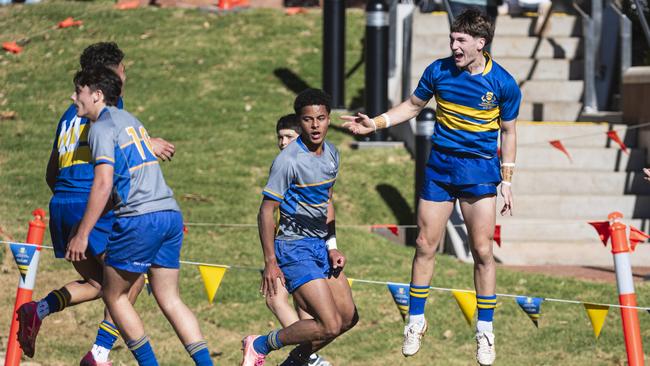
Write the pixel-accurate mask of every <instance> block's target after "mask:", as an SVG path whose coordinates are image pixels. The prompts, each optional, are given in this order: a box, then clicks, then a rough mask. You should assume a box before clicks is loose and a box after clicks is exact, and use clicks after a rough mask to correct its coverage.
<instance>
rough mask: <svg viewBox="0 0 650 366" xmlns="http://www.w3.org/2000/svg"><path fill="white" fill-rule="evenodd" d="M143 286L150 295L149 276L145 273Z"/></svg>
mask: <svg viewBox="0 0 650 366" xmlns="http://www.w3.org/2000/svg"><path fill="white" fill-rule="evenodd" d="M144 287H146V288H147V293H148V294H149V296H151V284H150V283H149V276H147V274H146V273H145V274H144Z"/></svg>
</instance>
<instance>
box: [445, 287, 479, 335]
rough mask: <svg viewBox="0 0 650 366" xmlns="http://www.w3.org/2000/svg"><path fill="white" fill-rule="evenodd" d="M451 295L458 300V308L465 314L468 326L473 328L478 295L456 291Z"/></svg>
mask: <svg viewBox="0 0 650 366" xmlns="http://www.w3.org/2000/svg"><path fill="white" fill-rule="evenodd" d="M451 294H452V295H454V299H456V302H457V303H458V307H459V308H460V310H461V311H462V312H463V316H465V320H467V324H469V326H470V327H471V326H472V321H473V319H474V314H475V313H476V294H475V293H474V292H466V291H456V290H452V291H451Z"/></svg>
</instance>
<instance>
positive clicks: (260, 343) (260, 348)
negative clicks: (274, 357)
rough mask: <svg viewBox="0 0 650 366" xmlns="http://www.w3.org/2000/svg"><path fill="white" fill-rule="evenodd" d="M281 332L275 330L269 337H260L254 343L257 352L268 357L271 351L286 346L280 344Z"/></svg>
mask: <svg viewBox="0 0 650 366" xmlns="http://www.w3.org/2000/svg"><path fill="white" fill-rule="evenodd" d="M279 333H280V331H279V330H273V331H271V332H270V333H269V334H268V335H265V336H259V337H257V338H255V340H254V341H253V349H255V352H257V353H260V354H263V355H268V354H269V353H270V352H271V351H274V350H276V349H280V348H282V347H283V346H284V345H283V344H282V342H280V338H279Z"/></svg>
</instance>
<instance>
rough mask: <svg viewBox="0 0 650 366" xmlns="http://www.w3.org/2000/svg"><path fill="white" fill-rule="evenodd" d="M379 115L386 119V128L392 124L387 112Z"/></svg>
mask: <svg viewBox="0 0 650 366" xmlns="http://www.w3.org/2000/svg"><path fill="white" fill-rule="evenodd" d="M381 116H382V117H384V119H385V120H386V128H388V127H390V126H391V125H392V123H391V120H390V117H389V116H388V114H387V113H382V114H381Z"/></svg>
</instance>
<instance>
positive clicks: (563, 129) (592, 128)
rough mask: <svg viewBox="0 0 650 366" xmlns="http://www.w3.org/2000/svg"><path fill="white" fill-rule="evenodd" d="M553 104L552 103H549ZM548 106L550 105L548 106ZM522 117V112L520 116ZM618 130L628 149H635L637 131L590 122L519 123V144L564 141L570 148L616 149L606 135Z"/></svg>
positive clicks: (618, 125) (625, 127)
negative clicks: (611, 130)
mask: <svg viewBox="0 0 650 366" xmlns="http://www.w3.org/2000/svg"><path fill="white" fill-rule="evenodd" d="M549 104H551V103H549ZM547 105H548V104H547ZM519 120H523V118H522V117H521V111H520V114H519ZM610 129H613V130H616V131H617V133H618V135H619V137H620V138H621V139H622V140H623V141H624V142H625V143H626V144H627V146H628V147H634V146H635V145H636V139H637V131H638V130H637V129H631V130H628V129H627V126H626V125H622V124H617V125H610V124H609V123H589V122H532V123H528V122H518V123H517V144H518V145H520V146H525V145H530V144H536V143H546V142H547V141H551V140H562V143H563V144H564V146H566V147H567V148H568V147H574V146H578V147H610V146H612V147H616V146H618V145H616V144H612V142H611V140H610V139H609V138H608V137H607V135H606V133H607V131H609V130H610Z"/></svg>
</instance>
